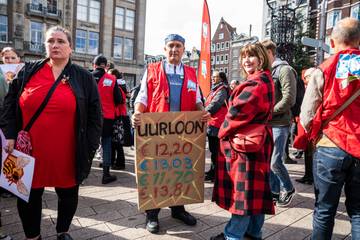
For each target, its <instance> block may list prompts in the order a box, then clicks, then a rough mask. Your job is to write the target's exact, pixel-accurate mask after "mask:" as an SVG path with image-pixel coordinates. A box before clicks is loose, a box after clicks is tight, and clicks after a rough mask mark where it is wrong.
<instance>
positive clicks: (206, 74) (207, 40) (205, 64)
mask: <svg viewBox="0 0 360 240" xmlns="http://www.w3.org/2000/svg"><path fill="white" fill-rule="evenodd" d="M210 46H211V27H210V15H209V8H208V5H207V2H206V0H204V6H203V16H202V25H201V52H200V61H199V68H198V80H199V85H200V88H201V91H202V93H203V96H204V97H207V96H208V95H209V93H210V86H211V82H210V75H211V72H210V70H211V65H210V64H211V62H210V61H211V60H210V59H211V52H210Z"/></svg>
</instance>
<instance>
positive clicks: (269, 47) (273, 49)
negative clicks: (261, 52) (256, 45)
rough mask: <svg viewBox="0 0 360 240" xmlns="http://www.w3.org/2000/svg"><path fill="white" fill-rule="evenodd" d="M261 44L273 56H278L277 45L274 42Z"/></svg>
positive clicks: (267, 41) (265, 41) (269, 41)
mask: <svg viewBox="0 0 360 240" xmlns="http://www.w3.org/2000/svg"><path fill="white" fill-rule="evenodd" d="M261 44H262V45H263V46H264V47H265V49H266V50H271V52H272V54H273V55H274V56H276V44H275V43H274V42H273V41H271V40H269V39H266V40H264V41H262V42H261Z"/></svg>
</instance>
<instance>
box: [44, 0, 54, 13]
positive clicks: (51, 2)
mask: <svg viewBox="0 0 360 240" xmlns="http://www.w3.org/2000/svg"><path fill="white" fill-rule="evenodd" d="M46 7H47V12H48V13H51V14H57V0H47V6H46Z"/></svg>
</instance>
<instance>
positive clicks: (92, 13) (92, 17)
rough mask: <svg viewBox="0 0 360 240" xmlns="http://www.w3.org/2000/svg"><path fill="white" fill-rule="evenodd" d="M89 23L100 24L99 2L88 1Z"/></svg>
mask: <svg viewBox="0 0 360 240" xmlns="http://www.w3.org/2000/svg"><path fill="white" fill-rule="evenodd" d="M89 22H92V23H99V22H100V2H99V1H93V0H90V8H89Z"/></svg>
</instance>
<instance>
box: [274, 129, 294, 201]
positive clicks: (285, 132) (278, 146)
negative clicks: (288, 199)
mask: <svg viewBox="0 0 360 240" xmlns="http://www.w3.org/2000/svg"><path fill="white" fill-rule="evenodd" d="M272 130H273V139H274V150H273V153H272V156H271V173H270V188H271V192H273V193H277V194H278V193H280V186H281V188H283V189H284V190H285V191H286V192H290V191H292V190H293V189H294V186H293V185H292V183H291V179H290V176H289V173H288V171H287V169H286V167H285V165H284V162H283V155H284V152H285V147H286V144H287V138H288V136H289V127H288V126H285V127H273V128H272Z"/></svg>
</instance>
